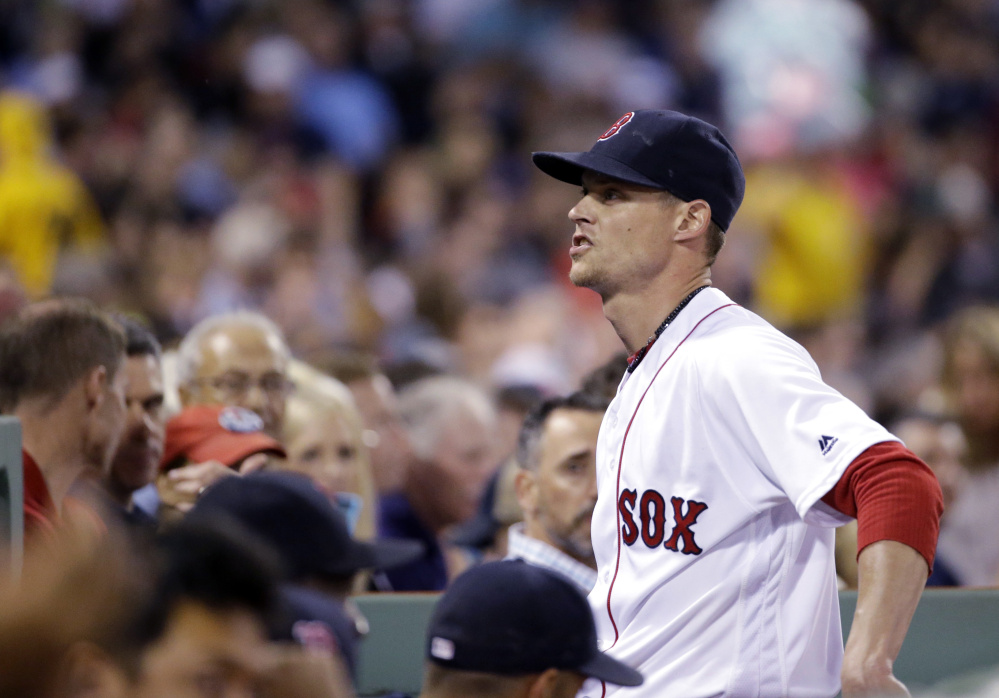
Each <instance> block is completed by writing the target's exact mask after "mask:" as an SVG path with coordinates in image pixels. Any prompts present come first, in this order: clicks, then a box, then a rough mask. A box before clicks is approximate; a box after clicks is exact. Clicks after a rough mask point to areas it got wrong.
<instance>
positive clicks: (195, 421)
mask: <svg viewBox="0 0 999 698" xmlns="http://www.w3.org/2000/svg"><path fill="white" fill-rule="evenodd" d="M263 429H264V423H263V420H261V419H260V416H259V415H258V414H257V413H256V412H252V411H250V410H248V409H246V408H245V407H235V406H224V405H194V406H193V407H188V408H187V409H184V410H181V411H180V413H179V414H176V415H174V416H173V417H172V418H171V419H170V421H169V422H167V426H166V438H165V440H164V446H163V456H162V459H161V461H160V474H159V476H158V477H157V479H156V488H157V491H158V493H159V495H160V508H159V511H160V513H161V514H167V515H168V516H170V517H172V518H176V517H177V516H178V515H179V514H183V513H184V512H186V511H188V510H189V509H190V508H191V506H192V505H193V504H194V502H195V501H196V500H197V498H198V497H199V496H200V495H201V493H202V492H203V491H204V490H205V488H206V487H207V486H208V485H205V484H202V483H203V480H202V479H201V476H202V475H204V474H208V475H209V476H210V478H211V482H216V481H218V480H220V479H222V478H224V477H227V476H231V475H235V474H237V473H239V474H245V473H251V472H255V471H258V470H262V469H264V468H266V467H267V466H268V464H269V463H270V462H271V461H272V460H274V459H282V458H284V457H285V455H286V454H285V451H284V448H283V447H282V446H281V442H280V441H278V440H277V439H275V438H274V437H273V436H271V435H270V434H267V433H265V432H264V430H263ZM164 507H165V508H164Z"/></svg>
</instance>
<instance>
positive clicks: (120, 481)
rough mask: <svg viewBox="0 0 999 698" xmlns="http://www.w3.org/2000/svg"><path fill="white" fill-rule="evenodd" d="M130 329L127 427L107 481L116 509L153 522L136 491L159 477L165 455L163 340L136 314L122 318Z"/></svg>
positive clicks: (127, 335)
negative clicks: (136, 500)
mask: <svg viewBox="0 0 999 698" xmlns="http://www.w3.org/2000/svg"><path fill="white" fill-rule="evenodd" d="M116 319H117V321H118V324H120V325H121V326H122V327H123V328H124V330H125V338H126V345H125V354H126V357H127V358H126V359H125V377H126V379H127V387H126V388H125V405H126V407H127V408H128V416H127V421H126V423H125V431H124V433H123V434H122V437H121V441H120V442H119V444H118V450H117V451H115V455H114V458H113V459H112V460H111V467H110V468H109V469H108V471H107V475H106V476H105V477H104V478H103V480H102V481H101V484H102V485H103V489H104V491H105V492H106V494H107V499H109V500H110V507H111V509H112V511H114V512H115V513H116V514H119V515H120V516H122V517H124V519H125V520H126V521H128V522H131V523H135V524H138V525H152V524H154V523H155V519H154V518H153V517H152V516H151V515H150V514H149V513H148V512H146V511H144V510H143V509H141V508H139V507H136V506H135V505H134V503H133V501H132V494H133V493H134V492H135V491H137V490H139V489H141V488H143V487H146V486H147V485H149V484H150V483H151V482H153V481H154V480H155V479H156V473H157V471H158V469H159V464H160V457H161V456H162V455H163V432H164V426H165V422H166V413H165V411H164V406H163V367H162V365H161V350H160V343H159V342H158V341H157V340H156V337H154V336H153V334H152V333H151V332H150V331H149V330H147V329H146V328H145V327H143V326H142V325H140V324H139V323H138V322H136V321H135V320H132V319H131V318H128V317H119V318H116Z"/></svg>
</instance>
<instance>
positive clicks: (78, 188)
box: [0, 91, 105, 298]
mask: <svg viewBox="0 0 999 698" xmlns="http://www.w3.org/2000/svg"><path fill="white" fill-rule="evenodd" d="M52 146H53V133H52V124H51V120H50V118H49V114H48V112H47V111H46V109H45V107H44V105H43V104H42V103H40V102H39V101H38V100H37V99H35V98H33V97H32V96H30V95H29V94H27V93H19V92H12V91H6V92H3V93H0V254H2V255H3V257H4V258H6V259H7V260H8V262H9V263H10V265H11V267H12V268H13V269H14V271H15V272H16V273H17V275H18V277H19V279H20V281H21V283H22V284H23V285H24V287H25V288H26V289H27V291H28V293H29V294H30V295H31V296H32V297H35V298H38V297H41V296H43V295H44V294H46V293H48V292H49V291H50V290H51V288H52V281H53V278H54V276H55V272H56V265H57V263H58V262H59V260H60V255H68V254H70V253H76V254H80V253H85V254H86V253H89V254H91V255H92V256H93V253H94V252H96V251H97V250H99V249H100V248H101V246H102V245H103V244H104V242H105V240H104V223H103V221H102V220H101V216H100V212H99V211H98V209H97V206H96V205H95V203H94V200H93V197H92V196H91V194H90V192H89V191H87V188H86V186H85V185H84V183H83V182H82V181H81V180H80V178H79V176H78V175H77V174H76V173H75V172H73V171H72V170H70V169H69V168H67V167H66V166H65V165H64V164H63V163H61V162H59V160H58V159H57V158H56V157H55V156H54V153H53V152H52Z"/></svg>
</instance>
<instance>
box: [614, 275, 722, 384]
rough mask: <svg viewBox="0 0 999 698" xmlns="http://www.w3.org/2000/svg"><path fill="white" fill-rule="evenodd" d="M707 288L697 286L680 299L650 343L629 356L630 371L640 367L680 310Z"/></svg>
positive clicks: (657, 329)
mask: <svg viewBox="0 0 999 698" xmlns="http://www.w3.org/2000/svg"><path fill="white" fill-rule="evenodd" d="M706 288H707V286H701V287H700V288H695V289H694V290H693V291H691V292H690V294H689V295H688V296H687V297H686V298H684V299H683V300H682V301H680V305H678V306H676V307H675V308H673V312H671V313H670V314H669V315H667V316H666V319H665V320H663V321H662V324H661V325H659V327H657V328H656V331H655V332H654V333H653V334H652V336H651V337H649V341H648V343H647V344H646V345H645V346H644V347H642V348H641V349H639V350H638V351H636V352H635V353H634V354H632V355H631V356H629V357H628V373H631V372H632V371H634V370H635V369H636V368H638V364H640V363H642V359H644V358H645V355H646V354H648V353H649V349H651V348H652V345H653V344H655V343H656V340H657V339H659V335H661V334H662V333H663V332H665V331H666V328H667V327H669V325H670V323H671V322H673V321H674V320H676V316H677V315H679V314H680V311H681V310H683V309H684V308H686V307H687V304H688V303H690V301H692V300H694V296H696V295H697V294H698V293H700V292H701V291H703V290H704V289H706Z"/></svg>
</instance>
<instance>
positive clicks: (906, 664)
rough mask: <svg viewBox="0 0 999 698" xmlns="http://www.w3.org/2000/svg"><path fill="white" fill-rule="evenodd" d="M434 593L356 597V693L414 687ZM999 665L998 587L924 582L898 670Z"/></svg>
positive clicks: (944, 676) (943, 674) (917, 677)
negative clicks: (360, 637)
mask: <svg viewBox="0 0 999 698" xmlns="http://www.w3.org/2000/svg"><path fill="white" fill-rule="evenodd" d="M436 601H437V595H436V594H370V595H365V596H361V597H358V599H357V603H358V606H360V608H361V610H362V611H363V612H364V614H365V615H366V616H367V617H368V621H369V623H370V624H371V632H370V633H369V635H368V636H367V638H365V640H364V642H363V644H362V645H361V653H360V657H359V667H358V674H359V675H358V694H359V695H361V696H383V695H386V694H388V693H391V692H393V691H398V692H402V693H409V694H411V695H414V696H415V695H417V694H418V693H419V690H420V682H421V679H422V676H423V643H424V635H425V631H426V628H427V623H428V621H429V619H430V614H431V612H432V611H433V607H434V604H435V603H436ZM856 605H857V594H856V592H850V591H844V592H841V593H840V613H841V615H842V618H843V633H844V635H845V634H847V633H848V632H849V630H850V625H851V623H852V622H853V611H854V609H855V608H856ZM997 667H999V589H927V590H926V592H924V594H923V597H922V600H921V601H920V604H919V608H918V609H917V610H916V615H915V617H914V618H913V620H912V626H911V628H910V630H909V634H908V636H907V637H906V640H905V645H903V647H902V652H901V653H900V654H899V657H898V661H897V662H896V664H895V674H896V675H897V676H898V677H899V678H900V679H901V680H902V681H904V682H905V683H906V684H908V685H909V687H910V688H911V689H914V690H917V689H920V688H925V687H928V686H932V685H937V684H940V683H941V682H946V681H947V680H948V679H954V678H955V677H960V676H963V675H968V674H970V673H973V672H976V671H981V670H985V669H989V668H997Z"/></svg>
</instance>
